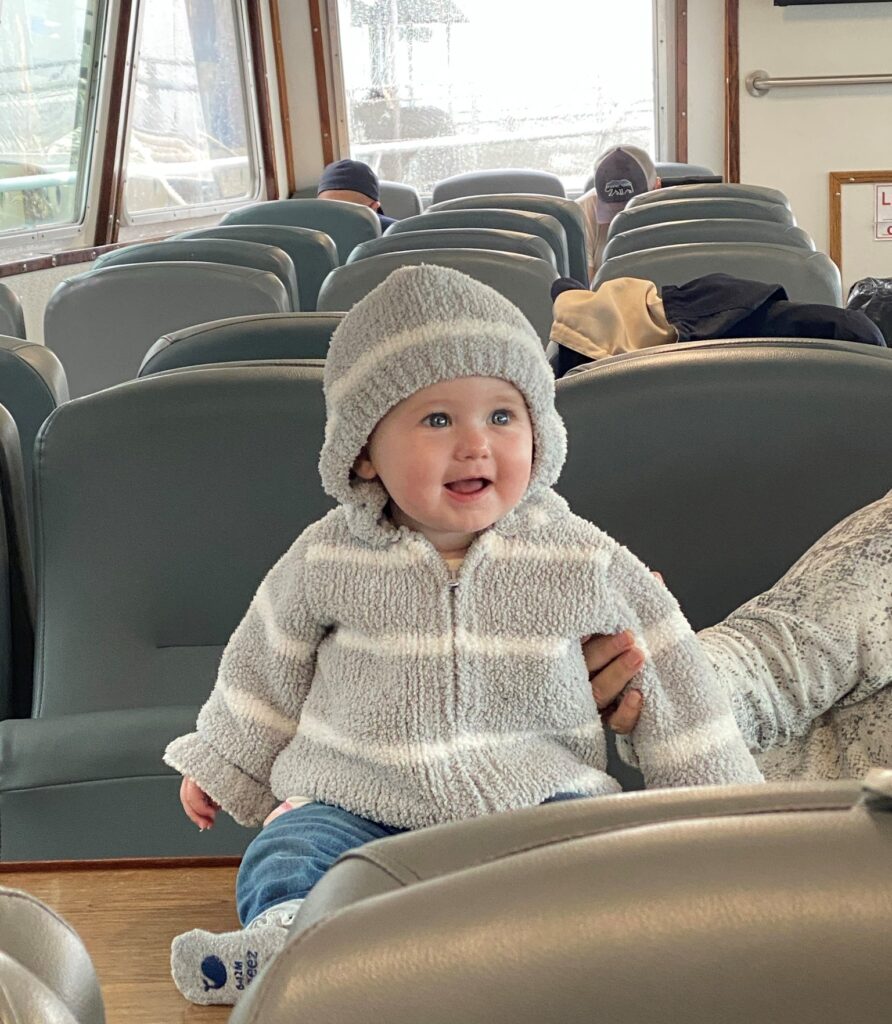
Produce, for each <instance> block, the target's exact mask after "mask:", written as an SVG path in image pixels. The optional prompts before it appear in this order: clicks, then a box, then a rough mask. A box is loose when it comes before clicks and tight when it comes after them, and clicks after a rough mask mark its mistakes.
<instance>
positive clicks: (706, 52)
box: [688, 0, 725, 174]
mask: <svg viewBox="0 0 892 1024" xmlns="http://www.w3.org/2000/svg"><path fill="white" fill-rule="evenodd" d="M724 160H725V5H724V4H722V3H719V2H718V0H688V162H689V163H692V164H704V165H705V166H706V167H711V168H712V169H713V170H714V171H715V172H716V174H722V173H724V166H723V165H724Z"/></svg>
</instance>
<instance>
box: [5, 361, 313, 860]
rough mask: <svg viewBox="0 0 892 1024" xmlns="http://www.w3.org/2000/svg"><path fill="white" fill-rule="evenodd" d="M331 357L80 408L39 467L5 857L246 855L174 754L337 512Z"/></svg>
mask: <svg viewBox="0 0 892 1024" xmlns="http://www.w3.org/2000/svg"><path fill="white" fill-rule="evenodd" d="M321 378H322V369H321V364H318V363H317V364H316V365H307V364H301V363H294V362H286V361H283V362H280V363H270V362H267V363H263V364H243V363H230V364H226V365H223V366H213V367H198V368H196V369H193V370H188V371H176V372H173V373H168V374H159V375H156V376H152V377H146V378H143V379H141V380H137V381H130V382H128V383H126V384H122V385H120V386H119V387H116V388H110V389H108V390H106V391H103V392H100V393H98V394H95V395H90V396H89V397H87V398H83V399H80V400H76V401H72V402H68V403H66V404H65V405H63V406H60V407H59V409H57V410H56V412H55V413H54V414H53V415H52V416H51V417H50V419H49V420H48V422H47V423H46V425H45V426H44V429H43V431H42V433H41V437H40V442H39V444H38V458H37V462H36V465H35V476H36V487H35V507H36V515H37V521H38V523H39V524H40V528H39V530H38V531H37V536H36V563H37V565H38V567H39V569H38V578H37V594H38V601H37V616H38V627H37V631H36V632H37V636H38V641H37V648H36V656H35V661H36V665H35V672H34V700H33V706H32V716H33V717H32V718H30V719H24V720H16V721H12V720H9V721H5V722H0V751H2V756H0V860H20V859H22V860H31V859H63V860H64V859H78V858H95V857H121V856H149V857H158V856H178V855H195V856H201V855H207V854H222V853H226V854H234V853H238V852H240V851H241V850H242V849H243V848H244V846H245V844H246V842H247V840H248V839H249V838H250V832H249V831H248V830H245V829H242V828H240V827H238V826H237V825H234V824H233V823H232V822H231V821H230V820H228V819H227V818H225V817H224V816H221V820H220V821H219V822H218V823H217V825H215V827H214V828H213V830H212V831H211V832H209V833H207V834H200V833H199V831H198V829H196V828H195V826H194V825H192V824H191V823H190V822H189V821H188V820H187V819H186V817H185V815H184V814H183V813H182V809H181V808H180V806H179V800H178V798H177V792H178V786H179V779H178V777H177V776H176V775H175V774H174V773H172V772H170V771H169V770H168V769H167V768H165V766H164V765H163V764H162V763H161V752H162V751H163V749H164V746H165V745H166V743H167V742H169V740H171V739H172V738H173V737H175V736H176V735H179V734H181V733H183V732H188V731H191V730H192V729H193V728H194V723H195V715H196V713H197V710H198V706H199V705H200V704H201V703H203V702H204V700H205V699H206V698H207V696H208V694H209V693H210V690H211V687H212V685H213V682H214V678H215V676H216V669H217V664H218V661H219V658H220V654H221V652H222V649H223V645H224V644H225V643H226V641H227V640H228V638H229V636H230V634H231V633H232V631H233V629H234V628H235V626H236V625H237V624H238V622H239V621H240V619H241V617H242V616H243V614H244V612H245V609H246V608H247V607H248V604H249V602H250V600H251V597H252V596H253V593H254V591H255V590H256V588H257V586H258V584H259V582H260V580H261V579H262V578H263V576H264V575H265V574H266V572H267V571H268V570H269V568H270V567H271V566H272V565H273V564H274V562H275V561H276V560H277V559H278V558H279V557H280V556H281V555H282V553H283V552H284V551H285V550H286V549H287V548H288V547H289V546H290V545H291V544H292V543H293V541H294V539H295V537H296V536H297V535H298V534H299V533H300V532H301V530H302V529H303V528H304V527H305V526H307V525H308V524H309V523H310V522H312V521H314V520H316V519H318V518H319V517H320V516H321V515H323V514H324V513H325V512H326V511H327V510H328V508H330V507H331V502H330V500H329V499H328V498H327V497H326V496H325V495H324V493H323V491H322V488H321V485H320V483H319V475H318V469H317V461H318V453H319V449H320V447H321V444H322V438H323V432H324V403H323V398H322V386H321Z"/></svg>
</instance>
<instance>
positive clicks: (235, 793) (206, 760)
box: [164, 732, 276, 827]
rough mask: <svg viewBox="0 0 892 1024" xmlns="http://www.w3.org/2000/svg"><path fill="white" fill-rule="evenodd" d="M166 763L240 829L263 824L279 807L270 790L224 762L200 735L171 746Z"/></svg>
mask: <svg viewBox="0 0 892 1024" xmlns="http://www.w3.org/2000/svg"><path fill="white" fill-rule="evenodd" d="M164 763H165V764H169V765H170V767H171V768H174V769H176V771H178V772H179V773H180V774H181V775H186V776H188V777H189V778H190V779H193V780H194V781H195V782H196V783H197V784H198V785H199V786H200V787H201V788H202V789H203V790H204V791H205V793H207V795H208V796H209V797H210V798H211V799H212V800H214V801H215V802H216V803H218V804H219V805H220V807H221V808H222V809H223V810H224V811H226V813H227V814H229V815H230V816H231V817H232V818H234V819H235V820H236V821H237V822H238V823H239V825H245V826H248V827H253V826H255V825H260V824H262V823H263V819H264V818H265V817H266V816H267V815H268V814H269V812H270V811H271V810H272V809H273V808H274V807H275V806H276V798H275V797H274V796H273V794H272V791H271V790H270V788H269V786H267V785H264V784H263V783H261V782H258V781H257V780H256V779H253V778H251V776H250V775H246V774H245V773H244V772H243V771H242V770H241V769H240V768H237V767H236V766H235V765H234V764H232V763H231V762H229V761H226V760H224V759H223V758H222V757H221V756H220V755H219V754H218V753H217V751H216V750H214V749H213V747H211V746H209V745H208V744H207V743H205V741H204V740H203V739H202V738H201V736H200V735H199V734H198V733H197V732H191V733H189V734H188V735H187V736H180V737H179V739H175V740H174V741H173V742H172V743H170V744H168V746H167V749H166V750H165V751H164Z"/></svg>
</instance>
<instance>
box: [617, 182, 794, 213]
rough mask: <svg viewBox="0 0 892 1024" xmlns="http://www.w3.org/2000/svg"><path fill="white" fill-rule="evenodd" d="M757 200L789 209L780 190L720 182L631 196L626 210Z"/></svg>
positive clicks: (657, 190)
mask: <svg viewBox="0 0 892 1024" xmlns="http://www.w3.org/2000/svg"><path fill="white" fill-rule="evenodd" d="M725 198H730V199H757V200H759V201H760V202H763V203H779V204H780V205H781V206H785V207H786V208H787V209H789V208H790V200H789V199H787V197H786V196H785V195H784V193H783V192H781V191H780V189H776V188H768V187H767V186H766V185H745V184H742V183H740V182H737V181H720V182H711V183H708V184H705V183H704V184H699V185H670V186H669V187H668V188H666V187H664V188H658V189H654V190H653V191H651V192H642V193H641V194H640V195H637V196H632V198H631V199H630V200H629V202H628V204H627V206H626V209H627V210H632V209H635V208H636V207H638V206H646V205H647V204H648V203H665V202H669V201H671V200H673V199H725Z"/></svg>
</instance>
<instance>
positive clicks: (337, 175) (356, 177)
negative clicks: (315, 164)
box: [316, 160, 379, 203]
mask: <svg viewBox="0 0 892 1024" xmlns="http://www.w3.org/2000/svg"><path fill="white" fill-rule="evenodd" d="M342 190H346V191H349V192H359V193H361V194H362V195H364V196H368V198H369V199H371V200H372V201H373V202H376V203H377V202H378V201H379V196H378V176H377V174H375V172H374V171H373V170H372V169H371V167H369V165H368V164H364V163H363V162H362V161H361V160H337V161H336V162H335V163H333V164H329V165H328V166H327V167H326V168H325V170H323V172H322V177H321V178H320V179H319V184H318V185H317V186H316V195H317V196H318V195H319V193H320V192H329V191H342Z"/></svg>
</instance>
